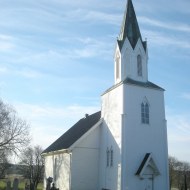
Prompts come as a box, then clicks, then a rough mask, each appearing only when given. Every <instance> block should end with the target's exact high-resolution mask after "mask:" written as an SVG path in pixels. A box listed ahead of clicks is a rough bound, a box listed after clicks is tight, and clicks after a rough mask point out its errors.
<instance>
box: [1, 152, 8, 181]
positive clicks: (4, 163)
mask: <svg viewBox="0 0 190 190" xmlns="http://www.w3.org/2000/svg"><path fill="white" fill-rule="evenodd" d="M8 168H9V162H8V156H7V154H6V152H1V153H0V179H2V178H4V177H5V174H6V170H7V169H8Z"/></svg>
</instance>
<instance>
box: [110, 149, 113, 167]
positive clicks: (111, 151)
mask: <svg viewBox="0 0 190 190" xmlns="http://www.w3.org/2000/svg"><path fill="white" fill-rule="evenodd" d="M110 166H113V149H112V147H111V150H110Z"/></svg>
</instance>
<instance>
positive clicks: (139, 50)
mask: <svg viewBox="0 0 190 190" xmlns="http://www.w3.org/2000/svg"><path fill="white" fill-rule="evenodd" d="M118 55H120V56H119V59H118ZM116 60H117V61H116ZM118 60H119V61H118ZM147 62H148V53H147V43H146V41H143V40H142V37H141V33H140V29H139V26H138V22H137V18H136V14H135V11H134V7H133V4H132V1H131V0H128V2H127V7H126V11H125V14H124V18H123V23H122V26H121V31H120V34H119V37H118V39H117V46H116V50H115V84H117V83H119V82H121V81H123V80H125V79H126V78H130V79H133V80H135V81H140V82H147V81H148V69H147ZM116 63H117V64H116Z"/></svg>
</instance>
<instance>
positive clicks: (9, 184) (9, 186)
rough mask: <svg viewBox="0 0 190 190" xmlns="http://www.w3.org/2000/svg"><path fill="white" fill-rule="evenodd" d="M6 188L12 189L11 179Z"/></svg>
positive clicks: (7, 189)
mask: <svg viewBox="0 0 190 190" xmlns="http://www.w3.org/2000/svg"><path fill="white" fill-rule="evenodd" d="M6 190H11V181H7V186H6Z"/></svg>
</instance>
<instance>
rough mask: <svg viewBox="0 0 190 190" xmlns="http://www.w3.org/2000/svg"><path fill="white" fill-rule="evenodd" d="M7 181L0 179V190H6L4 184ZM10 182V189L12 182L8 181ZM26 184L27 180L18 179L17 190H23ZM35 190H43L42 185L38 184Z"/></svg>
mask: <svg viewBox="0 0 190 190" xmlns="http://www.w3.org/2000/svg"><path fill="white" fill-rule="evenodd" d="M7 181H8V180H7V179H0V190H5V189H6V182H7ZM10 181H11V187H12V185H13V180H10ZM26 182H28V180H26V179H20V180H19V186H18V188H19V190H24V188H25V183H26ZM37 190H43V184H42V183H40V184H38V188H37Z"/></svg>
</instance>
